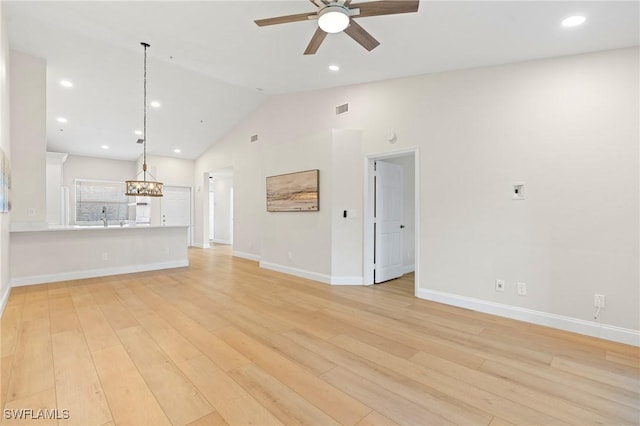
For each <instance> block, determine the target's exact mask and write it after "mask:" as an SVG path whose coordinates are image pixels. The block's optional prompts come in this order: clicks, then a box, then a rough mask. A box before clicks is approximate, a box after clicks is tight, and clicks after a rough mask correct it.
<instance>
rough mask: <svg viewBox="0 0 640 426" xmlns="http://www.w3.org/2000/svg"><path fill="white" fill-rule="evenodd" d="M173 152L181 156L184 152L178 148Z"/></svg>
mask: <svg viewBox="0 0 640 426" xmlns="http://www.w3.org/2000/svg"><path fill="white" fill-rule="evenodd" d="M173 152H175V153H176V154H180V153H181V152H182V151H181V150H180V148H176V149H174V150H173Z"/></svg>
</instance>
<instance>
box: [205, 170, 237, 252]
mask: <svg viewBox="0 0 640 426" xmlns="http://www.w3.org/2000/svg"><path fill="white" fill-rule="evenodd" d="M209 241H210V242H212V243H215V244H226V245H232V244H233V169H232V168H225V169H220V170H216V171H213V172H210V173H209Z"/></svg>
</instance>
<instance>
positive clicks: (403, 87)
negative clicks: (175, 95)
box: [195, 48, 640, 330]
mask: <svg viewBox="0 0 640 426" xmlns="http://www.w3.org/2000/svg"><path fill="white" fill-rule="evenodd" d="M344 102H349V104H350V108H349V112H348V113H347V114H344V115H340V116H335V115H334V111H335V106H337V105H340V104H342V103H344ZM638 128H639V107H638V49H637V48H632V49H621V50H614V51H606V52H600V53H594V54H586V55H578V56H571V57H563V58H555V59H548V60H540V61H532V62H526V63H521V64H513V65H505V66H498V67H489V68H482V69H475V70H465V71H459V72H447V73H441V74H433V75H423V76H417V77H411V78H405V79H398V80H392V81H384V82H377V83H370V84H362V85H356V86H349V87H343V88H337V89H329V90H323V91H316V92H307V93H298V94H290V95H282V96H277V97H273V98H271V99H269V100H268V101H267V102H266V103H265V104H264V105H263V106H262V107H261V108H259V109H258V110H257V111H255V112H254V113H253V114H251V115H250V116H249V117H248V118H247V119H246V120H245V121H244V122H243V123H241V124H240V125H239V126H237V127H236V129H234V131H232V132H231V133H230V134H229V135H228V136H226V137H225V138H224V139H223V140H221V141H219V142H218V143H217V144H216V145H214V146H213V147H212V148H211V149H210V150H209V151H208V152H207V153H205V154H204V155H203V156H202V157H201V158H200V159H198V161H197V162H196V172H195V177H196V179H198V178H199V176H203V174H204V173H205V172H206V171H208V170H213V169H216V168H222V167H229V166H232V167H233V168H234V173H235V174H234V178H235V181H236V185H235V198H236V203H235V207H236V229H235V249H236V250H238V251H240V252H245V253H249V254H253V255H256V256H259V257H260V256H262V255H265V256H269V257H270V258H271V259H272V260H273V261H277V262H282V261H286V260H287V259H286V257H285V258H282V256H283V254H285V255H286V252H287V251H288V250H291V249H292V248H293V250H294V251H299V250H300V248H303V247H305V248H309V247H317V246H316V243H317V241H316V240H315V237H316V233H315V232H314V233H310V232H309V231H308V229H307V227H308V226H309V225H310V223H308V222H309V221H306V222H304V223H298V219H296V220H295V221H293V222H290V223H289V224H288V227H286V228H285V223H282V224H281V223H273V222H275V221H278V220H279V219H276V220H275V221H272V220H267V221H264V222H261V221H260V217H261V216H263V215H260V214H259V212H260V211H263V209H264V183H263V181H262V179H263V177H264V176H265V175H269V174H274V173H273V172H276V171H277V170H275V169H284V168H286V167H283V166H282V164H279V163H278V162H281V161H282V159H281V158H280V156H278V155H269V154H273V153H276V152H278V151H280V152H279V153H281V154H282V155H283V156H285V164H286V162H287V160H286V158H291V157H290V155H291V150H293V149H301V148H302V147H303V149H304V152H301V153H300V155H302V154H303V153H304V154H306V157H305V158H307V159H308V161H306V164H305V166H306V167H302V166H303V164H300V166H301V167H299V169H304V168H321V169H323V168H324V167H327V166H328V164H327V160H326V158H327V154H325V155H321V154H320V153H321V152H322V151H323V149H325V148H324V146H325V145H329V144H331V138H330V137H328V136H327V137H324V138H319V137H314V135H319V134H322V132H326V133H328V132H330V131H331V129H361V131H362V141H363V155H368V154H378V153H386V152H389V151H392V150H395V149H403V148H409V147H414V146H418V147H419V148H420V151H419V152H420V157H421V158H420V170H419V171H417V172H419V175H420V179H421V181H420V202H421V205H420V211H421V216H420V217H419V218H417V221H419V223H420V229H421V235H420V236H419V238H420V247H421V253H420V259H419V260H417V261H416V264H417V266H418V267H419V268H420V271H421V274H420V282H419V283H418V285H419V294H420V296H421V297H427V298H435V297H436V296H437V295H443V294H444V295H448V296H450V297H449V299H448V300H450V301H451V303H458V302H461V301H463V300H464V298H466V299H469V300H474V301H480V302H482V303H485V304H499V305H501V306H507V307H511V308H512V310H513V311H514V312H515V311H517V310H520V312H525V311H523V309H524V310H527V311H526V312H533V311H535V312H542V313H546V314H549V318H552V317H551V316H553V315H555V317H553V318H555V319H558V318H570V319H575V320H579V321H583V322H585V323H587V322H589V321H591V322H592V321H593V314H594V308H593V294H594V293H602V294H605V295H606V296H607V309H606V310H605V311H603V312H602V313H601V316H600V319H599V321H601V323H602V324H605V325H610V326H616V327H623V328H626V329H632V330H638V329H639V328H640V325H639V322H640V318H639V312H640V309H639V302H638V301H639V300H640V290H639V287H640V286H639V267H638V258H639V249H638V240H639V238H638V236H639V235H638V234H639V231H638V217H639V211H638V204H639V203H638V197H639V192H640V191H639V187H638V185H639V184H638V181H639V179H638V169H639V167H638V145H639V143H638V139H639V137H638ZM391 132H396V133H397V135H398V142H397V143H396V144H395V145H390V144H389V143H388V142H387V135H388V134H389V133H391ZM252 134H258V135H259V140H258V142H256V143H255V144H251V143H250V142H249V136H250V135H252ZM296 141H299V142H300V143H301V144H302V146H301V147H298V146H297V145H296ZM280 144H286V147H287V148H288V149H289V150H287V149H281V150H278V149H277V148H276V146H277V145H280ZM260 153H263V155H259V154H260ZM300 163H302V162H300ZM352 166H353V167H354V168H356V169H360V170H363V162H362V161H359V162H355V163H353V164H352ZM287 171H289V170H287ZM321 175H324V176H326V173H325V174H322V173H321ZM521 181H523V182H525V184H526V191H527V199H526V200H525V201H512V200H511V186H512V185H513V184H514V183H516V182H521ZM325 188H326V186H325ZM325 195H326V194H325ZM326 198H327V197H325V196H323V198H322V200H325V199H326ZM196 203H197V205H198V206H203V205H204V203H203V201H202V199H201V198H200V199H198V198H197V199H196ZM321 203H322V202H321ZM321 209H322V208H321ZM204 210H206V209H204V208H202V209H200V208H198V213H197V215H196V234H198V233H200V232H202V230H203V229H204V226H203V217H206V216H202V213H203V211H204ZM321 213H322V211H321ZM239 221H240V222H242V223H243V226H239V224H238V222H239ZM315 225H316V226H318V227H323V229H324V232H325V234H329V233H330V232H331V229H332V228H331V227H332V226H333V225H332V221H330V220H326V221H322V220H321V221H318V223H317V224H315ZM281 228H282V229H284V231H283V232H285V233H286V234H287V236H285V237H284V238H283V237H282V235H280V233H279V232H277V231H276V230H280V229H281ZM320 234H321V233H320ZM256 241H261V243H262V245H263V246H262V247H256V244H255V243H256ZM264 244H267V245H269V247H271V248H274V249H275V252H273V253H272V252H270V250H267V248H266V247H264ZM321 245H322V249H321V250H322V251H326V250H330V249H331V248H330V242H326V241H322V242H321ZM292 246H296V247H292ZM311 250H315V248H313V249H311ZM354 262H355V260H354ZM308 267H311V268H316V269H317V270H318V271H327V270H328V268H329V265H328V263H327V262H326V261H325V260H322V261H321V262H320V263H319V264H317V265H315V264H310V265H308ZM496 278H501V279H504V280H506V281H507V291H506V292H504V293H497V292H495V291H494V280H495V279H496ZM518 281H522V282H526V283H527V284H528V289H529V294H528V295H527V296H526V297H523V296H518V295H516V292H515V284H516V282H518ZM588 325H589V326H590V327H591V323H589V324H588Z"/></svg>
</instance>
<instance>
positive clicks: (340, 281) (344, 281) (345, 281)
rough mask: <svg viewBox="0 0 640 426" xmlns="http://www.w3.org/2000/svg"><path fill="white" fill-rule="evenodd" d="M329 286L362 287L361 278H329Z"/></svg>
mask: <svg viewBox="0 0 640 426" xmlns="http://www.w3.org/2000/svg"><path fill="white" fill-rule="evenodd" d="M329 284H331V285H364V284H363V280H362V276H359V277H348V276H347V277H334V276H332V277H331V282H330V283H329Z"/></svg>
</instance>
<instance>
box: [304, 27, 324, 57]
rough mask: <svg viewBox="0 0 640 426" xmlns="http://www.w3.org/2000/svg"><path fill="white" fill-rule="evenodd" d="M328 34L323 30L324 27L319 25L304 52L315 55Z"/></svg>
mask: <svg viewBox="0 0 640 426" xmlns="http://www.w3.org/2000/svg"><path fill="white" fill-rule="evenodd" d="M326 36H327V33H325V32H324V31H322V29H321V28H320V27H318V28H317V29H316V32H315V33H314V34H313V37H311V41H310V42H309V45H308V46H307V48H306V50H305V51H304V54H305V55H314V54H315V53H316V52H317V51H318V48H319V47H320V45H321V44H322V42H323V41H324V38H325V37H326Z"/></svg>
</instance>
